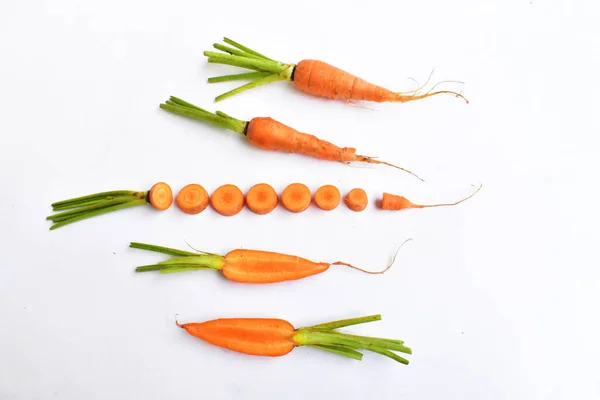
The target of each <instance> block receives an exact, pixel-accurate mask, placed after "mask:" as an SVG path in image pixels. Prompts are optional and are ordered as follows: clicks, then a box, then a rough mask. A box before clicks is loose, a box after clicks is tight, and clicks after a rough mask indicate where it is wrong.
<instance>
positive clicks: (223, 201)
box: [210, 185, 244, 217]
mask: <svg viewBox="0 0 600 400" xmlns="http://www.w3.org/2000/svg"><path fill="white" fill-rule="evenodd" d="M210 202H211V204H212V206H213V208H214V209H215V210H216V211H217V212H218V213H219V214H221V215H224V216H227V217H230V216H232V215H236V214H237V213H239V212H240V211H241V210H242V208H244V194H243V193H242V191H241V190H240V189H239V188H238V187H237V186H235V185H223V186H221V187H219V188H217V190H215V191H214V193H213V194H212V196H211V198H210Z"/></svg>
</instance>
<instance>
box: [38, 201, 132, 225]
mask: <svg viewBox="0 0 600 400" xmlns="http://www.w3.org/2000/svg"><path fill="white" fill-rule="evenodd" d="M135 199H136V198H135V197H133V196H121V197H117V198H114V199H112V200H104V201H100V202H96V203H94V204H91V205H88V206H83V207H79V208H75V209H73V210H70V211H65V212H61V213H58V214H54V215H49V216H47V217H46V219H47V220H52V221H57V222H58V221H62V220H65V219H69V218H71V217H74V216H75V215H78V214H84V213H87V212H88V211H93V210H98V209H101V208H105V207H110V206H114V205H115V204H122V203H127V202H128V201H132V200H135Z"/></svg>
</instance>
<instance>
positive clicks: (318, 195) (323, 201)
mask: <svg viewBox="0 0 600 400" xmlns="http://www.w3.org/2000/svg"><path fill="white" fill-rule="evenodd" d="M340 200H341V194H340V191H339V189H338V188H336V187H335V186H333V185H325V186H321V187H320V188H319V189H317V191H316V192H315V194H314V201H315V204H316V205H317V207H319V208H320V209H321V210H325V211H331V210H333V209H335V208H337V206H339V205H340Z"/></svg>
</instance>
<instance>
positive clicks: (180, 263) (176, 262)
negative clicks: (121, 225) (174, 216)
mask: <svg viewBox="0 0 600 400" xmlns="http://www.w3.org/2000/svg"><path fill="white" fill-rule="evenodd" d="M129 247H132V248H134V249H141V250H148V251H153V252H156V253H162V254H167V255H170V256H172V258H169V259H167V260H165V261H161V262H159V263H156V264H152V265H142V266H139V267H137V268H136V269H135V271H136V272H150V271H159V272H160V273H163V274H166V273H171V272H184V271H197V270H205V269H212V270H220V269H222V268H223V267H224V266H225V257H223V256H221V255H219V254H213V253H207V252H203V251H199V250H197V252H196V253H192V252H189V251H183V250H177V249H172V248H169V247H162V246H155V245H153V244H146V243H138V242H131V243H130V244H129Z"/></svg>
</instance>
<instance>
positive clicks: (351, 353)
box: [311, 344, 363, 361]
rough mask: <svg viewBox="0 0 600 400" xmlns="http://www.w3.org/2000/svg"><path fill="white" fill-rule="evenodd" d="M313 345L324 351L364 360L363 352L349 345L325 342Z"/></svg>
mask: <svg viewBox="0 0 600 400" xmlns="http://www.w3.org/2000/svg"><path fill="white" fill-rule="evenodd" d="M311 347H314V348H317V349H321V350H324V351H328V352H330V353H334V354H338V355H340V356H344V357H350V358H354V359H355V360H359V361H360V360H362V358H363V355H362V353H361V352H359V351H356V350H353V349H351V348H349V347H345V346H335V345H324V344H314V345H311Z"/></svg>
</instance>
